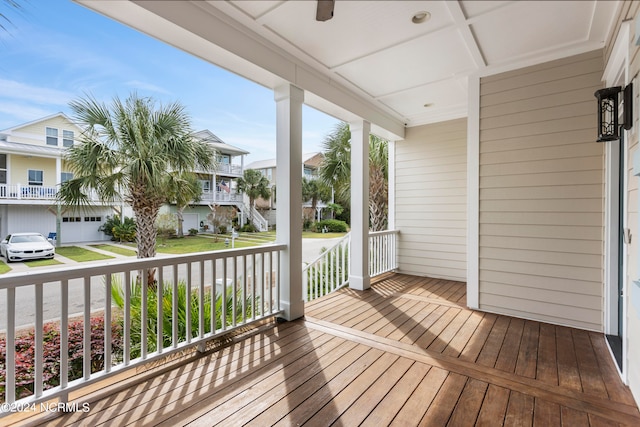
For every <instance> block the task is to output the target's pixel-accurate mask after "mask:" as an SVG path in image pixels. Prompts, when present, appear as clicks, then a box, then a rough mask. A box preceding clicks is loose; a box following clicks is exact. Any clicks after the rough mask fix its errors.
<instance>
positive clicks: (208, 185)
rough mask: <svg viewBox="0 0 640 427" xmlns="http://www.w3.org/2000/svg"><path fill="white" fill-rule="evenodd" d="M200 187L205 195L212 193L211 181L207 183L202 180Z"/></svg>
mask: <svg viewBox="0 0 640 427" xmlns="http://www.w3.org/2000/svg"><path fill="white" fill-rule="evenodd" d="M200 187H202V192H203V193H209V192H210V191H211V181H207V180H204V179H201V180H200Z"/></svg>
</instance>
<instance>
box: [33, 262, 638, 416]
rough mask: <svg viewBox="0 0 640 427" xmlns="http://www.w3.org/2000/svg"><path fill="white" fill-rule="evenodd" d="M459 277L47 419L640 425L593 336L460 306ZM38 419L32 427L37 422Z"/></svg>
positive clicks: (348, 297) (254, 339)
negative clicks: (82, 408)
mask: <svg viewBox="0 0 640 427" xmlns="http://www.w3.org/2000/svg"><path fill="white" fill-rule="evenodd" d="M465 298H466V296H465V286H464V284H463V283H459V282H451V281H446V280H436V279H429V278H423V277H415V276H407V275H400V274H395V275H392V276H390V277H388V278H387V279H385V280H383V281H381V282H379V283H377V284H375V285H374V286H373V287H372V289H371V290H368V291H364V292H357V291H353V290H349V289H342V290H340V291H338V292H335V293H333V294H331V295H328V296H326V297H324V298H321V299H319V300H316V301H314V302H311V303H308V304H307V306H306V309H305V311H306V316H305V319H301V320H297V321H294V322H289V323H284V324H279V325H277V326H275V327H272V328H269V329H266V330H261V331H257V332H256V333H254V334H252V335H250V336H249V337H248V338H246V339H244V340H241V341H238V342H232V343H230V344H229V345H228V346H226V347H224V348H222V349H221V350H219V351H216V352H213V353H209V354H206V355H204V356H202V357H199V358H197V359H193V360H190V361H188V362H187V363H183V364H181V365H179V366H173V367H169V368H165V369H163V370H161V371H158V372H157V374H155V375H153V376H150V377H149V378H147V379H145V380H143V381H136V382H131V383H130V384H128V383H127V384H123V385H121V386H120V387H119V388H117V387H116V388H113V389H112V390H102V391H97V392H95V393H94V394H93V395H89V396H88V397H87V399H88V400H87V401H88V402H90V410H89V411H88V412H87V413H83V412H80V411H79V412H73V413H67V414H64V415H62V416H59V417H56V418H53V419H52V414H46V415H47V418H48V419H47V420H46V422H45V423H46V425H48V426H62V425H75V424H77V425H101V424H106V425H125V424H133V425H167V426H176V425H185V424H189V425H194V426H196V425H203V426H210V425H228V426H236V425H253V426H266V425H302V424H304V425H310V426H314V425H315V426H327V425H338V426H353V425H370V426H376V427H378V426H382V425H399V426H411V425H428V426H444V425H450V426H464V425H502V424H505V425H512V424H517V425H532V424H533V425H542V426H560V425H563V426H584V425H591V426H597V425H619V424H621V425H635V426H637V425H640V413H639V412H638V407H637V406H636V404H635V402H634V400H633V397H632V396H631V393H630V392H629V390H628V389H627V387H625V386H624V384H623V383H622V382H621V380H620V377H619V375H618V373H617V371H616V368H615V366H614V364H613V361H612V359H611V357H610V355H609V352H608V349H607V347H606V344H605V341H604V337H603V335H602V334H598V333H594V332H588V331H583V330H578V329H572V328H567V327H562V326H555V325H550V324H545V323H539V322H534V321H528V320H522V319H517V318H512V317H507V316H499V315H495V314H489V313H482V312H476V311H472V310H469V309H467V308H466V306H465ZM37 422H43V420H42V418H40V420H32V423H33V424H37Z"/></svg>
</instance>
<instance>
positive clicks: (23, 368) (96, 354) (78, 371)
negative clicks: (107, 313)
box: [0, 316, 123, 402]
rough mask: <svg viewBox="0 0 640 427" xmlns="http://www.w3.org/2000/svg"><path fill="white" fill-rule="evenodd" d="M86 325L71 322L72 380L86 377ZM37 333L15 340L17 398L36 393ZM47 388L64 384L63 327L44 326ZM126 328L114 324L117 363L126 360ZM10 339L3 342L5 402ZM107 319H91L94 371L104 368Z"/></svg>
mask: <svg viewBox="0 0 640 427" xmlns="http://www.w3.org/2000/svg"><path fill="white" fill-rule="evenodd" d="M83 333H84V328H83V322H82V321H75V322H70V323H69V339H68V343H69V344H68V357H69V359H68V360H69V371H68V373H69V378H68V379H69V381H73V380H75V379H78V378H81V377H82V376H83V372H82V369H83V352H82V348H83V347H82V346H83ZM34 342H35V334H34V332H33V330H31V331H29V332H27V333H25V334H22V335H19V336H17V337H16V340H15V357H16V397H17V398H23V397H26V396H29V395H32V394H33V387H34V382H35V370H34V367H35V362H34V357H35V343H34ZM42 344H43V388H44V389H45V390H48V389H50V388H53V387H56V386H58V385H60V325H59V324H58V323H47V324H45V325H44V326H43V340H42ZM122 348H123V347H122V328H121V326H120V325H119V324H118V323H116V322H114V323H112V325H111V352H112V355H113V361H114V362H117V361H119V360H121V358H122ZM6 351H7V348H6V340H5V339H4V338H2V339H0V402H2V401H3V399H4V392H5V387H6ZM104 360H105V352H104V318H103V317H102V316H96V317H92V318H91V372H98V371H101V370H103V369H104Z"/></svg>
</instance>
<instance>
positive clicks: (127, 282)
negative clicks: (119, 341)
mask: <svg viewBox="0 0 640 427" xmlns="http://www.w3.org/2000/svg"><path fill="white" fill-rule="evenodd" d="M123 288H124V313H123V315H124V319H123V329H124V331H122V332H123V340H124V354H123V355H122V357H123V359H124V360H123V362H124V365H125V366H126V365H128V364H129V361H130V360H131V271H130V270H128V269H127V270H126V271H125V272H124V284H123Z"/></svg>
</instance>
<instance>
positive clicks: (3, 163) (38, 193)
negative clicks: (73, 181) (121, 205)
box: [0, 113, 114, 243]
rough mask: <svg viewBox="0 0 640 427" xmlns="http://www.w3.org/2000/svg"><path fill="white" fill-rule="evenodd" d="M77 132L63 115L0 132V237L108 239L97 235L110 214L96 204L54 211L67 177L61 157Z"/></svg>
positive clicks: (71, 240) (68, 241)
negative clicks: (29, 235) (19, 234)
mask: <svg viewBox="0 0 640 427" xmlns="http://www.w3.org/2000/svg"><path fill="white" fill-rule="evenodd" d="M80 132H81V129H80V128H78V127H77V126H76V125H75V124H73V123H72V122H71V120H70V119H69V118H68V117H67V116H66V115H64V114H63V113H57V114H53V115H51V116H47V117H43V118H41V119H38V120H34V121H32V122H29V123H24V124H21V125H18V126H15V127H12V128H9V129H5V130H2V131H0V235H2V236H3V237H4V236H5V235H7V234H9V233H16V232H29V231H35V232H39V233H41V234H43V235H44V236H45V237H46V236H49V233H59V234H60V239H59V240H60V241H61V242H65V243H70V242H92V241H99V240H105V239H107V238H108V236H106V235H105V234H104V233H102V232H101V231H98V228H99V227H100V225H102V224H103V223H104V221H105V219H106V216H107V215H112V214H113V212H114V210H113V208H112V207H110V206H105V205H104V204H103V203H102V202H100V201H99V200H95V201H93V203H94V204H95V206H94V207H92V208H90V209H82V210H74V209H66V208H61V209H60V212H59V213H60V215H59V217H58V206H57V205H56V194H57V192H58V187H59V185H60V183H62V182H64V181H65V180H67V179H70V178H72V174H71V172H69V171H68V170H67V169H66V167H65V162H64V160H63V153H64V150H65V149H66V148H67V147H70V146H72V145H73V144H74V143H75V140H76V138H77V137H78V136H79V134H80Z"/></svg>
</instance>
